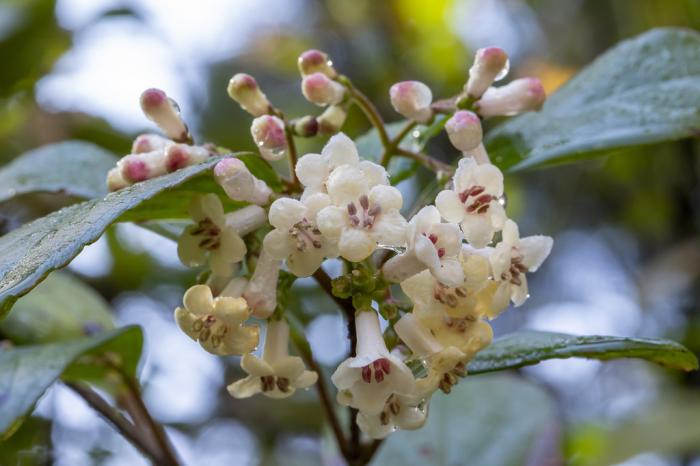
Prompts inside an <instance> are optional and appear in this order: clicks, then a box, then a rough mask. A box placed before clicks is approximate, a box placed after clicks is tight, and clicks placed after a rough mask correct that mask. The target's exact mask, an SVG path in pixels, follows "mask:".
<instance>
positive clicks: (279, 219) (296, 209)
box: [268, 197, 306, 230]
mask: <svg viewBox="0 0 700 466" xmlns="http://www.w3.org/2000/svg"><path fill="white" fill-rule="evenodd" d="M305 214H306V206H305V205H304V204H303V203H301V202H300V201H297V200H296V199H291V198H289V197H283V198H281V199H277V200H276V201H275V202H273V203H272V205H270V213H269V215H268V219H269V220H270V225H272V226H273V227H275V228H279V229H281V230H288V229H289V228H291V227H292V225H294V224H295V223H298V222H300V221H301V220H302V219H303V218H304V215H305Z"/></svg>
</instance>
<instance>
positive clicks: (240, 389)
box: [226, 377, 262, 398]
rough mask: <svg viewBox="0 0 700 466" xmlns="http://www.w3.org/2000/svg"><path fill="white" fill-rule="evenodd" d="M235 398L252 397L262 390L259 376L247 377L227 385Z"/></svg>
mask: <svg viewBox="0 0 700 466" xmlns="http://www.w3.org/2000/svg"><path fill="white" fill-rule="evenodd" d="M226 390H228V392H229V394H230V395H231V396H232V397H234V398H250V397H251V396H253V395H257V394H258V393H260V392H261V391H262V384H261V382H260V379H259V378H258V377H246V378H244V379H241V380H238V381H236V382H234V383H232V384H231V385H229V386H228V387H226Z"/></svg>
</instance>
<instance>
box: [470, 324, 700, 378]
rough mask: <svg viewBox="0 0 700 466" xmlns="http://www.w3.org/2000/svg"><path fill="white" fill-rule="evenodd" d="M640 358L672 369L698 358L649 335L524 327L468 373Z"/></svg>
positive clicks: (497, 342)
mask: <svg viewBox="0 0 700 466" xmlns="http://www.w3.org/2000/svg"><path fill="white" fill-rule="evenodd" d="M572 357H578V358H589V359H600V360H608V359H619V358H640V359H646V360H647V361H650V362H654V363H656V364H660V365H662V366H666V367H669V368H672V369H682V370H685V371H691V370H696V369H697V368H698V360H697V358H696V357H695V355H694V354H693V353H691V352H690V351H688V349H687V348H685V347H684V346H683V345H681V344H680V343H676V342H675V341H670V340H661V339H651V338H626V337H606V336H596V335H594V336H575V335H566V334H563V333H550V332H538V331H532V330H525V331H521V332H515V333H512V334H510V335H506V336H504V337H502V338H498V339H496V340H495V341H494V342H493V344H491V346H489V347H488V348H486V349H485V350H483V351H481V352H480V353H478V354H477V356H476V357H475V358H474V359H473V360H472V362H471V363H470V364H469V368H468V372H469V373H470V374H480V373H484V372H494V371H502V370H506V369H514V368H518V367H522V366H528V365H532V364H537V363H539V362H540V361H544V360H547V359H566V358H572Z"/></svg>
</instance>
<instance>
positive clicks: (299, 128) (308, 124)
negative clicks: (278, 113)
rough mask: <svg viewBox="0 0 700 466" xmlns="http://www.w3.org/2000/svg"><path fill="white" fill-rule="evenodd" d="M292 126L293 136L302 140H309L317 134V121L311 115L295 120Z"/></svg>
mask: <svg viewBox="0 0 700 466" xmlns="http://www.w3.org/2000/svg"><path fill="white" fill-rule="evenodd" d="M293 126H294V134H296V135H297V136H301V137H303V138H310V137H313V136H316V135H317V134H318V120H317V119H316V117H314V116H311V115H306V116H304V117H301V118H299V119H297V120H295V121H294V122H293Z"/></svg>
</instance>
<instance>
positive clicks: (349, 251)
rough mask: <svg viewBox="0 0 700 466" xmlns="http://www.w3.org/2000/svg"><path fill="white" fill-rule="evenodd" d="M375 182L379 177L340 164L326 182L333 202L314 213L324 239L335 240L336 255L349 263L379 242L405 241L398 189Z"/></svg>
mask: <svg viewBox="0 0 700 466" xmlns="http://www.w3.org/2000/svg"><path fill="white" fill-rule="evenodd" d="M369 163H371V162H369ZM372 165H375V164H372ZM376 166H377V167H379V165H376ZM380 168H381V167H380ZM377 171H379V170H377ZM377 181H383V180H379V179H378V178H376V177H375V178H374V179H373V177H371V176H367V173H366V171H363V170H362V169H360V168H359V167H353V166H350V165H341V166H340V167H338V168H336V169H335V170H333V172H332V173H331V174H330V176H329V177H328V181H327V182H326V187H327V189H328V195H329V196H330V198H331V202H332V204H333V205H330V206H328V207H325V208H323V209H322V210H321V211H320V212H319V213H318V215H317V217H316V221H317V223H318V228H319V230H321V233H323V235H324V236H326V237H327V238H328V239H330V240H338V250H339V254H340V255H341V256H342V257H344V258H345V259H347V260H349V261H352V262H358V261H361V260H363V259H365V258H367V257H369V256H370V254H372V252H374V250H375V249H377V247H378V245H380V244H381V245H382V246H403V245H404V244H405V243H406V226H407V224H406V219H404V218H403V217H402V216H401V214H400V213H399V209H401V205H402V204H403V198H402V196H401V192H400V191H399V190H398V189H396V188H394V187H393V186H387V185H385V184H377Z"/></svg>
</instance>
